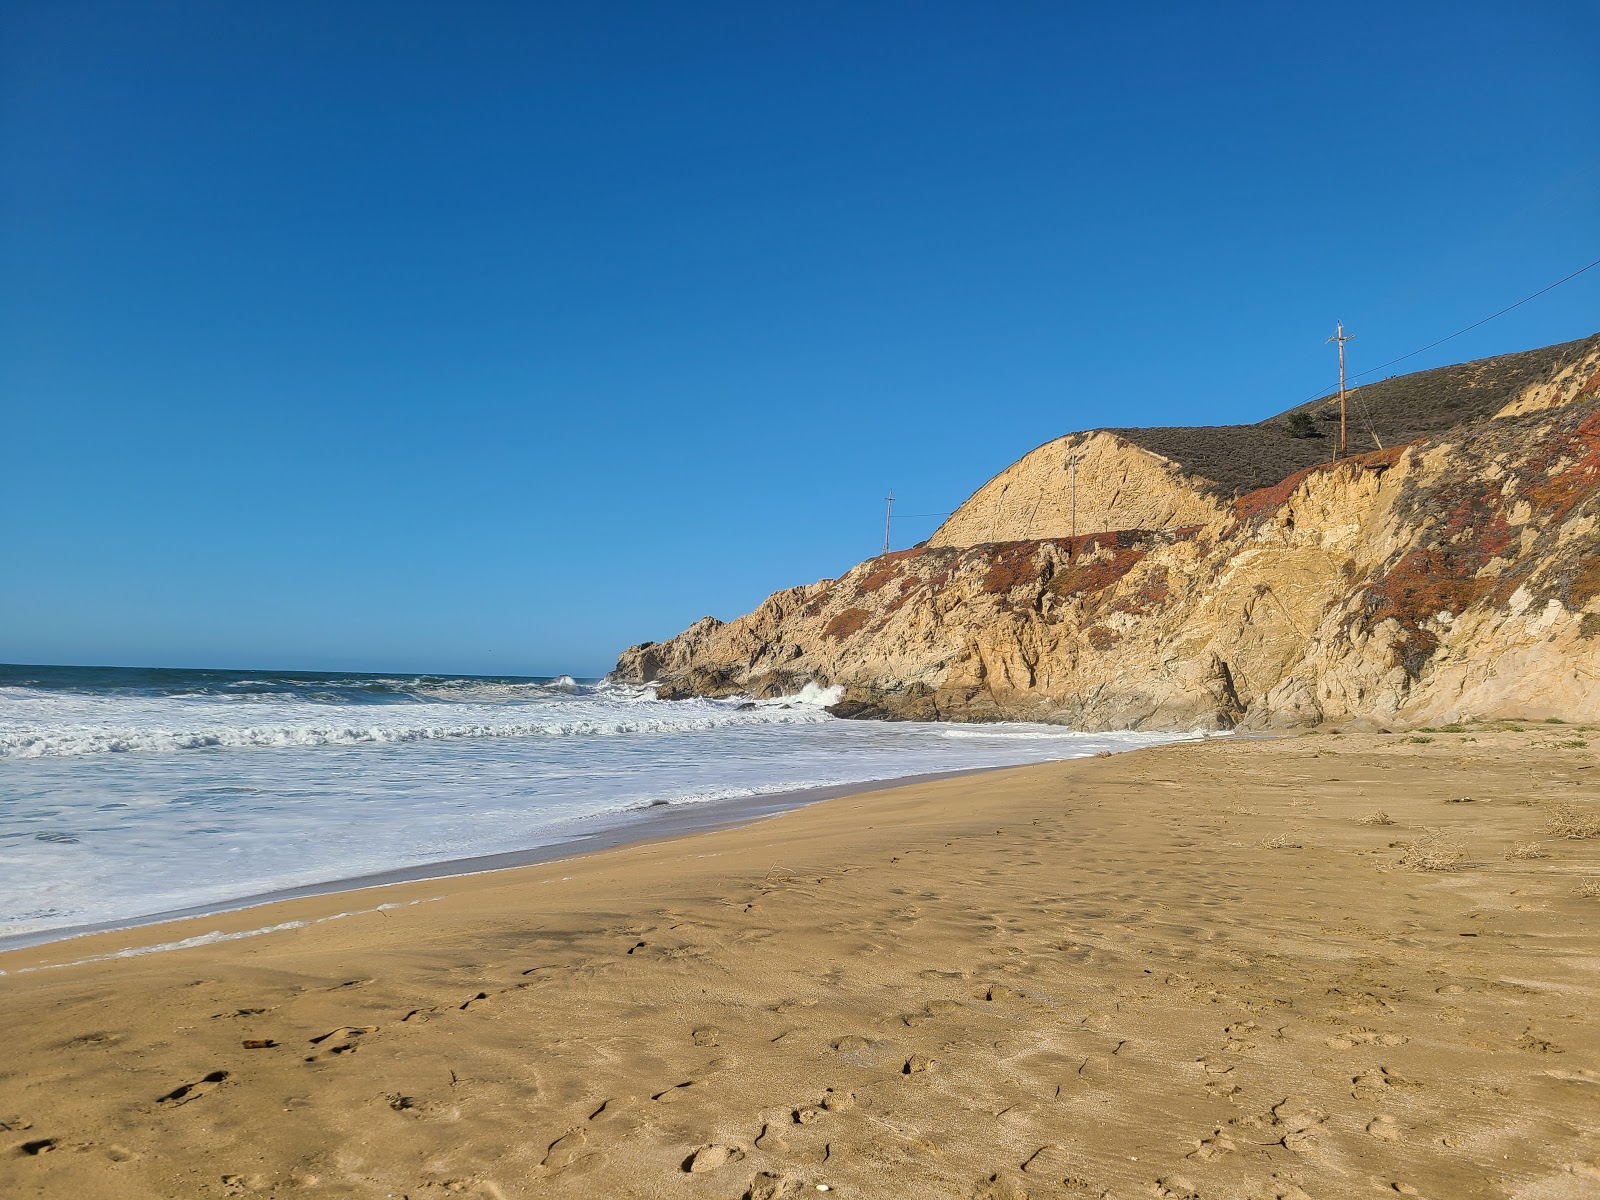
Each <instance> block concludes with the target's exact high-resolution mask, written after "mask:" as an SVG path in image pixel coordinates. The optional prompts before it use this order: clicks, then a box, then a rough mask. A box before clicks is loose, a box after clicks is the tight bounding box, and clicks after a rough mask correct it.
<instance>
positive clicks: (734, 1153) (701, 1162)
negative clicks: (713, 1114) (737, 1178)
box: [683, 1142, 744, 1175]
mask: <svg viewBox="0 0 1600 1200" xmlns="http://www.w3.org/2000/svg"><path fill="white" fill-rule="evenodd" d="M743 1157H744V1151H743V1150H741V1149H739V1147H737V1146H723V1145H720V1144H718V1143H715V1142H713V1143H712V1144H711V1145H709V1146H701V1147H700V1149H698V1150H696V1151H695V1152H694V1153H693V1154H691V1155H689V1157H688V1158H686V1159H684V1160H683V1171H684V1173H685V1174H687V1175H703V1174H705V1173H706V1172H707V1171H715V1170H716V1169H717V1168H718V1167H725V1166H727V1165H728V1164H729V1163H731V1162H738V1161H739V1160H740V1159H741V1158H743Z"/></svg>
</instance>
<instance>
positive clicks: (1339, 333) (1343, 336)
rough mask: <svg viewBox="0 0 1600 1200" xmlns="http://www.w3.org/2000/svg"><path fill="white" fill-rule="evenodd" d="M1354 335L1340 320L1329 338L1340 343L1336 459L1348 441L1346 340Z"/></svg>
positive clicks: (1340, 455)
mask: <svg viewBox="0 0 1600 1200" xmlns="http://www.w3.org/2000/svg"><path fill="white" fill-rule="evenodd" d="M1354 336H1355V335H1354V334H1351V333H1346V332H1345V331H1344V322H1343V321H1340V322H1339V326H1338V329H1337V330H1336V331H1335V333H1334V335H1333V336H1332V337H1331V338H1329V339H1328V340H1329V341H1330V342H1338V343H1339V453H1337V454H1335V455H1334V458H1335V459H1340V458H1343V457H1344V451H1345V444H1346V441H1345V425H1344V344H1345V343H1346V342H1348V341H1349V340H1350V339H1351V338H1353V337H1354Z"/></svg>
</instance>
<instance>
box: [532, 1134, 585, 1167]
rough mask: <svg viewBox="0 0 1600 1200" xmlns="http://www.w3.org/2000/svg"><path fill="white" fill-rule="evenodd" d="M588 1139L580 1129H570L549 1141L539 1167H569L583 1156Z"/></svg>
mask: <svg viewBox="0 0 1600 1200" xmlns="http://www.w3.org/2000/svg"><path fill="white" fill-rule="evenodd" d="M588 1144H589V1139H588V1137H587V1136H585V1134H584V1132H583V1130H581V1129H570V1130H568V1131H567V1132H566V1133H564V1134H562V1135H561V1136H560V1137H558V1138H557V1139H556V1140H555V1141H553V1142H551V1143H550V1148H549V1149H548V1150H547V1151H545V1156H544V1160H543V1161H542V1162H540V1164H539V1165H540V1166H541V1167H550V1168H559V1167H570V1166H571V1165H572V1164H573V1163H575V1162H577V1161H578V1159H579V1158H581V1157H583V1152H584V1150H585V1149H587V1147H588Z"/></svg>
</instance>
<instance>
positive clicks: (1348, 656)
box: [615, 337, 1600, 729]
mask: <svg viewBox="0 0 1600 1200" xmlns="http://www.w3.org/2000/svg"><path fill="white" fill-rule="evenodd" d="M1534 354H1535V356H1542V358H1541V360H1540V362H1539V364H1538V369H1537V370H1533V371H1522V372H1521V376H1520V378H1518V379H1517V380H1516V385H1515V386H1499V385H1495V386H1488V385H1483V384H1482V383H1481V380H1482V379H1483V378H1484V371H1483V370H1482V366H1483V364H1468V365H1467V367H1464V368H1449V369H1447V371H1454V372H1457V375H1456V376H1455V377H1456V378H1457V379H1458V380H1459V379H1461V378H1468V379H1470V378H1472V377H1473V368H1477V369H1478V370H1477V378H1478V379H1479V380H1480V386H1478V387H1477V388H1475V389H1474V388H1468V389H1466V390H1467V391H1468V392H1469V394H1468V395H1467V396H1466V397H1465V398H1459V397H1458V399H1457V401H1456V411H1457V412H1458V413H1460V412H1463V411H1464V412H1465V414H1466V415H1465V417H1464V418H1463V420H1461V421H1458V422H1457V423H1455V424H1453V425H1446V426H1445V427H1444V428H1442V429H1440V430H1438V431H1436V432H1433V433H1431V434H1428V435H1425V436H1418V437H1415V438H1414V439H1412V440H1411V441H1409V442H1408V443H1407V444H1405V445H1399V446H1395V445H1390V446H1389V448H1388V449H1386V450H1383V451H1372V452H1369V453H1366V454H1362V455H1359V456H1356V457H1353V458H1350V459H1346V460H1345V461H1343V462H1340V463H1337V464H1333V463H1326V462H1315V463H1312V464H1309V465H1305V466H1302V467H1301V468H1300V469H1297V470H1295V471H1293V472H1292V473H1290V474H1288V475H1287V476H1286V477H1284V478H1281V479H1278V480H1276V481H1275V482H1273V484H1272V485H1271V486H1269V487H1264V488H1259V489H1256V490H1253V491H1249V492H1246V493H1244V494H1241V495H1238V496H1236V497H1228V498H1224V497H1223V495H1222V492H1223V485H1222V482H1221V481H1218V480H1216V479H1215V478H1214V476H1215V475H1218V474H1224V475H1225V474H1226V473H1227V472H1226V471H1222V470H1218V469H1216V468H1215V467H1213V468H1212V473H1211V475H1209V476H1208V475H1204V474H1201V473H1200V472H1199V471H1198V469H1197V467H1196V463H1197V461H1199V460H1198V459H1197V458H1195V457H1194V456H1191V458H1190V459H1189V460H1188V461H1183V460H1181V459H1179V458H1176V457H1169V456H1167V455H1161V454H1157V453H1155V452H1154V451H1152V450H1150V449H1149V448H1148V446H1143V445H1139V444H1138V443H1136V442H1134V441H1133V440H1132V438H1131V437H1130V436H1127V434H1128V432H1130V431H1117V432H1115V433H1110V432H1100V433H1093V434H1088V435H1077V436H1076V437H1074V438H1069V439H1058V441H1057V442H1053V443H1050V444H1048V445H1047V446H1045V447H1041V448H1040V449H1039V450H1036V451H1034V452H1033V453H1032V454H1030V455H1029V456H1027V457H1025V458H1024V459H1023V460H1021V461H1020V462H1019V463H1017V464H1015V465H1014V466H1013V467H1011V468H1009V469H1008V470H1007V471H1006V472H1002V474H1001V475H1000V476H997V477H996V478H995V479H994V480H992V481H991V482H990V483H989V484H986V485H985V487H984V488H982V489H980V490H979V492H978V493H977V494H976V495H974V497H973V498H972V500H970V501H968V503H967V504H965V505H963V506H962V509H961V510H958V512H957V513H956V514H954V515H953V516H952V517H951V519H950V521H949V522H947V523H946V525H945V526H944V527H942V528H941V529H940V531H939V533H938V534H937V535H936V536H935V538H934V539H931V540H930V541H929V542H928V543H927V544H925V545H923V546H919V547H917V548H914V549H911V550H906V551H902V552H899V553H895V554H887V555H883V556H881V557H878V558H874V559H870V560H868V561H867V562H864V563H862V564H861V565H859V566H857V567H855V568H854V569H852V570H851V571H849V572H847V573H846V574H845V575H844V576H842V577H841V578H839V579H836V580H825V581H823V582H820V583H816V584H812V585H809V586H806V587H798V588H792V589H789V590H787V591H782V592H778V593H776V594H775V595H773V596H772V597H770V598H769V599H768V600H767V601H766V602H765V603H764V604H763V605H761V607H760V608H758V609H756V611H754V612H752V613H750V614H748V615H747V616H744V617H740V618H739V619H737V620H735V621H731V622H727V623H724V622H721V621H717V620H715V619H714V618H709V617H708V618H706V619H704V620H702V621H700V622H698V623H696V624H695V625H693V626H691V627H690V628H689V629H687V630H685V631H684V632H683V633H682V634H679V635H678V636H677V637H675V638H673V639H671V640H670V641H667V642H663V643H657V644H652V643H646V644H645V645H642V646H636V647H633V648H632V649H630V650H628V651H627V652H625V653H624V654H623V656H622V658H621V660H620V661H619V662H618V664H617V670H616V673H615V674H616V677H617V678H619V679H623V680H630V681H636V682H651V681H653V682H656V683H657V684H658V685H659V687H660V693H661V694H662V695H665V696H673V695H687V694H703V695H713V696H717V695H734V694H742V693H753V694H757V695H779V694H785V693H789V692H793V691H796V690H798V689H799V688H800V687H801V686H803V685H804V684H805V683H807V682H815V683H818V684H821V685H824V686H830V685H840V686H842V688H843V689H844V698H843V700H842V701H841V702H840V703H839V705H838V706H837V707H836V711H837V712H839V713H841V714H842V715H859V716H877V717H901V718H912V719H932V718H944V719H959V720H991V719H1011V720H1041V721H1052V722H1059V723H1064V724H1070V725H1073V726H1077V727H1081V728H1087V729H1106V728H1129V727H1148V728H1177V727H1185V728H1187V727H1194V726H1209V727H1218V728H1229V727H1233V726H1236V725H1237V726H1243V727H1247V728H1264V727H1281V726H1293V725H1304V724H1313V723H1316V722H1319V721H1323V720H1337V721H1341V722H1344V721H1352V720H1369V721H1378V722H1385V723H1417V724H1420V723H1427V722H1444V721H1450V720H1456V719H1461V718H1466V717H1472V716H1477V717H1500V716H1508V717H1525V718H1539V717H1545V716H1556V717H1562V718H1565V719H1568V720H1600V337H1596V338H1592V339H1588V340H1586V341H1584V342H1578V343H1570V344H1568V345H1567V346H1564V347H1554V348H1552V349H1551V351H1547V352H1534ZM1528 357H1529V356H1505V359H1502V360H1486V361H1487V362H1489V363H1491V364H1493V363H1495V362H1502V363H1503V362H1504V361H1505V360H1506V359H1527V358H1528ZM1525 365H1526V364H1525V363H1524V364H1521V365H1519V367H1518V370H1519V371H1521V367H1522V366H1525ZM1515 373H1516V372H1513V374H1515ZM1424 374H1429V375H1437V374H1438V373H1435V372H1429V373H1424ZM1489 374H1490V375H1494V374H1495V373H1494V372H1493V371H1491V372H1489ZM1497 378H1501V379H1502V380H1503V379H1504V378H1505V373H1504V372H1501V373H1500V375H1499V376H1497ZM1395 382H1397V383H1398V382H1400V381H1395ZM1445 400H1448V397H1445ZM1439 410H1440V411H1445V412H1448V408H1447V406H1446V405H1444V404H1443V403H1441V405H1440V406H1439ZM1423 416H1424V417H1426V418H1428V419H1435V418H1434V416H1433V415H1431V414H1423ZM1440 419H1442V418H1440ZM1246 428H1249V427H1246ZM1131 432H1132V433H1134V434H1137V433H1138V432H1139V431H1131ZM1156 432H1157V433H1160V432H1163V431H1156ZM1202 440H1203V439H1202ZM1325 450H1326V446H1325V444H1324V451H1323V452H1324V453H1325ZM1072 452H1077V453H1078V454H1079V455H1080V458H1079V467H1078V472H1079V478H1078V488H1079V493H1078V513H1077V515H1078V529H1079V530H1080V531H1083V533H1082V534H1081V535H1080V536H1079V537H1077V538H1075V539H1074V538H1070V537H1067V536H1065V535H1066V533H1067V532H1068V531H1067V530H1065V529H1063V528H1062V525H1061V522H1062V520H1063V518H1064V517H1065V519H1068V520H1070V512H1067V511H1065V510H1063V509H1062V507H1061V505H1060V503H1059V501H1060V486H1059V485H1060V483H1061V477H1062V475H1063V472H1062V470H1061V462H1062V461H1063V457H1062V456H1063V455H1065V454H1067V453H1072ZM1091 462H1092V463H1093V464H1094V465H1093V467H1092V468H1091V467H1090V466H1089V465H1088V464H1089V463H1091ZM1086 476H1090V478H1089V479H1088V480H1087V481H1086V478H1085V477H1086ZM1124 484H1125V486H1124ZM1092 522H1100V523H1101V524H1102V525H1105V526H1107V528H1106V529H1105V530H1104V531H1103V532H1093V533H1089V532H1087V530H1088V528H1089V525H1090V524H1091V523H1092ZM1136 522H1142V523H1143V524H1144V526H1146V527H1144V528H1136V527H1133V525H1134V523H1136ZM1149 526H1160V528H1149ZM979 538H982V539H984V540H983V541H981V542H980V541H977V540H976V539H979Z"/></svg>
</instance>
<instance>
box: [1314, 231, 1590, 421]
mask: <svg viewBox="0 0 1600 1200" xmlns="http://www.w3.org/2000/svg"><path fill="white" fill-rule="evenodd" d="M1595 267H1600V258H1597V259H1595V260H1594V261H1593V262H1591V263H1587V264H1585V265H1584V266H1581V267H1579V268H1578V269H1577V270H1576V271H1574V272H1572V274H1570V275H1563V276H1562V277H1561V278H1560V279H1558V280H1556V281H1555V282H1554V283H1550V284H1546V285H1545V286H1544V287H1542V288H1540V289H1539V290H1538V291H1537V292H1534V293H1533V294H1532V295H1531V296H1524V297H1523V298H1522V299H1521V300H1518V301H1517V302H1516V303H1515V304H1508V305H1506V306H1505V307H1504V308H1502V309H1501V310H1500V311H1499V312H1495V313H1490V314H1489V315H1488V316H1487V317H1484V318H1483V319H1482V320H1479V321H1474V322H1473V323H1472V324H1471V325H1466V326H1463V327H1462V328H1460V329H1458V330H1456V331H1455V332H1454V333H1451V334H1446V335H1445V336H1444V337H1442V338H1440V339H1439V340H1438V341H1436V342H1429V343H1428V344H1427V345H1426V346H1423V347H1421V348H1419V349H1416V350H1413V351H1411V352H1410V353H1409V354H1402V355H1401V356H1400V357H1399V358H1391V359H1390V360H1389V361H1388V362H1386V363H1382V364H1380V365H1378V366H1376V367H1370V368H1368V369H1367V370H1365V371H1361V372H1358V373H1357V374H1355V375H1352V376H1351V378H1352V379H1360V378H1362V377H1363V376H1366V375H1376V374H1377V373H1378V372H1379V371H1382V370H1384V369H1385V368H1388V367H1392V366H1394V365H1395V364H1396V363H1402V362H1405V361H1406V359H1408V358H1415V357H1416V356H1417V355H1419V354H1426V353H1427V352H1428V351H1429V350H1432V349H1433V348H1434V347H1435V346H1442V345H1444V344H1445V343H1446V342H1448V341H1450V340H1452V339H1453V338H1458V337H1460V336H1461V335H1462V334H1463V333H1471V332H1472V331H1473V330H1474V329H1476V328H1478V326H1480V325H1487V324H1488V323H1489V322H1490V321H1492V320H1494V319H1495V318H1496V317H1503V316H1505V315H1506V314H1507V313H1508V312H1510V311H1511V310H1512V309H1516V308H1521V307H1522V306H1523V305H1524V304H1526V303H1528V301H1530V300H1537V299H1538V298H1539V297H1540V296H1542V295H1544V294H1545V293H1546V292H1549V291H1553V290H1554V289H1556V288H1558V287H1560V286H1561V285H1562V284H1563V283H1567V282H1570V281H1571V280H1574V279H1576V278H1577V277H1578V276H1579V275H1582V274H1583V273H1584V272H1585V271H1592V270H1593V269H1594V268H1595ZM1326 395H1328V393H1327V392H1324V391H1322V390H1320V389H1319V390H1318V391H1315V392H1313V393H1312V394H1311V395H1309V396H1307V397H1306V398H1305V399H1304V400H1301V401H1300V402H1299V404H1296V405H1294V407H1295V408H1299V407H1300V405H1301V404H1309V403H1311V401H1313V400H1320V399H1321V398H1322V397H1323V396H1326Z"/></svg>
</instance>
